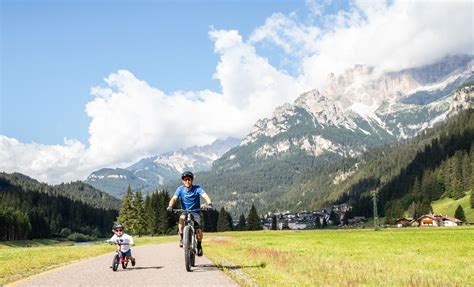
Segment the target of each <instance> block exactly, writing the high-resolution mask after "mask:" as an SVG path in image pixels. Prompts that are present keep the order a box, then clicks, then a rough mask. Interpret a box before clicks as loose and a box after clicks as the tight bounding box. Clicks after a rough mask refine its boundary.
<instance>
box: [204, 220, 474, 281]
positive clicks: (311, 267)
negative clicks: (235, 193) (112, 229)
mask: <svg viewBox="0 0 474 287" xmlns="http://www.w3.org/2000/svg"><path fill="white" fill-rule="evenodd" d="M204 250H205V254H206V256H208V257H210V258H211V259H212V260H213V261H214V263H216V264H217V265H218V266H221V268H222V269H223V270H225V271H226V272H227V273H229V274H230V275H231V276H232V277H234V278H235V279H236V280H237V281H238V282H239V283H241V284H242V286H255V285H257V286H288V285H291V286H472V284H473V282H474V265H473V264H472V258H474V227H472V226H471V227H452V228H447V227H439V228H403V229H384V230H381V231H377V232H375V231H373V230H368V229H353V230H349V229H346V230H311V231H258V232H226V233H220V234H219V236H218V237H214V239H213V238H211V239H208V240H207V241H206V242H205V246H204ZM447 270H449V271H447Z"/></svg>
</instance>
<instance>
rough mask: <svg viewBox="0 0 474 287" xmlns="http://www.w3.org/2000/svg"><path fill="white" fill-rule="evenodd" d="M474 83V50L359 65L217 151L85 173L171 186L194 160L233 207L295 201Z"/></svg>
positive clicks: (107, 186) (462, 98)
mask: <svg viewBox="0 0 474 287" xmlns="http://www.w3.org/2000/svg"><path fill="white" fill-rule="evenodd" d="M473 86H474V56H472V55H455V56H448V57H446V58H444V59H442V60H441V61H439V62H437V63H434V64H430V65H425V66H422V67H417V68H413V69H406V70H402V71H396V72H386V73H381V72H379V71H378V70H377V69H375V68H373V67H369V66H363V65H356V66H354V67H352V68H350V69H347V70H346V71H345V72H344V73H342V74H339V75H334V74H330V75H329V76H328V78H327V79H326V82H325V84H324V88H323V89H321V90H316V89H314V90H311V91H308V92H305V93H303V94H301V95H299V96H298V97H297V99H296V100H295V101H294V102H293V103H286V104H284V105H282V106H280V107H278V108H277V109H276V110H275V111H274V113H273V115H272V116H271V117H269V118H264V119H260V120H258V121H257V122H256V123H255V125H254V127H253V129H252V130H251V131H250V132H249V133H248V135H247V136H246V137H245V138H244V139H243V140H242V141H239V140H236V139H231V140H229V143H227V144H224V143H222V142H220V141H216V142H215V143H213V144H212V145H211V146H214V147H215V146H216V145H217V146H220V149H219V152H214V151H212V152H211V150H213V148H211V147H209V148H207V147H206V148H204V147H201V148H199V147H194V148H191V149H186V150H180V151H177V152H171V153H167V154H164V155H160V156H154V157H150V158H146V159H142V160H141V161H139V162H137V163H136V164H134V165H132V166H130V167H128V168H126V169H102V170H99V171H96V172H94V173H92V174H91V175H90V176H89V177H88V179H87V182H88V183H90V184H91V185H93V186H95V187H96V188H99V189H101V190H104V191H107V192H109V193H112V194H115V195H117V196H121V195H122V194H123V193H124V192H125V190H126V187H127V185H128V184H129V183H130V184H131V186H132V188H133V189H142V190H152V189H155V188H157V187H168V189H169V190H172V189H173V188H175V187H176V186H173V184H176V182H173V180H176V178H179V177H178V176H179V173H180V171H182V170H184V169H191V170H193V171H197V172H198V176H197V179H198V181H197V183H198V184H202V186H203V187H205V189H206V190H208V191H209V193H210V195H212V197H213V199H214V201H215V202H216V203H217V204H218V205H220V206H225V207H226V208H227V209H228V210H230V211H232V213H233V214H234V215H235V214H239V213H241V212H244V213H245V212H246V211H247V210H248V208H249V206H248V205H249V204H251V203H254V204H255V205H256V206H257V207H258V208H259V209H260V210H262V211H270V210H276V209H280V208H287V207H288V206H291V205H287V204H282V203H281V202H280V201H278V200H277V199H279V198H292V199H295V198H297V196H296V195H295V196H292V195H291V194H289V193H292V192H294V191H295V190H298V188H297V185H299V184H301V179H302V178H305V177H307V176H308V174H309V173H311V172H314V170H321V172H327V169H331V168H333V165H332V163H334V162H337V161H340V160H341V159H345V161H346V163H345V164H344V166H346V167H347V169H345V170H342V171H340V170H339V171H337V172H335V173H334V178H333V179H332V181H335V182H339V181H344V180H345V179H347V178H349V177H350V176H351V174H352V173H353V172H354V170H355V169H357V164H358V162H359V160H358V157H361V156H364V154H365V153H367V151H370V150H371V149H372V148H374V147H377V146H381V145H389V144H394V143H399V142H404V141H406V140H407V139H410V138H412V137H414V136H416V135H418V134H420V133H422V132H423V131H425V130H426V129H427V128H429V127H432V126H434V125H435V124H437V123H440V122H443V121H445V120H446V119H448V118H450V117H453V116H454V115H456V114H457V113H458V112H459V111H461V110H463V109H466V108H469V107H472V104H473V93H474V88H473ZM204 149H205V150H206V151H205V152H204V151H203V150H204ZM209 154H211V156H209ZM325 169H326V170H325ZM327 184H328V185H329V184H330V183H329V182H328V183H327ZM317 205H318V204H316V203H315V204H312V206H317Z"/></svg>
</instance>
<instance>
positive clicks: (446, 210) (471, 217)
mask: <svg viewBox="0 0 474 287" xmlns="http://www.w3.org/2000/svg"><path fill="white" fill-rule="evenodd" d="M470 199H471V192H468V193H466V196H464V197H463V198H460V199H457V200H454V199H451V198H443V199H440V200H437V201H433V203H432V204H431V206H432V207H433V212H434V213H436V214H442V215H450V216H453V217H454V213H455V212H456V208H458V205H461V206H462V209H463V210H464V214H465V215H466V220H467V221H468V222H474V209H472V208H471V205H470Z"/></svg>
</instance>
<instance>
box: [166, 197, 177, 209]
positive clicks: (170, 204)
mask: <svg viewBox="0 0 474 287" xmlns="http://www.w3.org/2000/svg"><path fill="white" fill-rule="evenodd" d="M176 200H178V197H177V196H176V195H173V197H172V198H171V199H170V202H169V203H168V208H173V206H174V204H175V203H176Z"/></svg>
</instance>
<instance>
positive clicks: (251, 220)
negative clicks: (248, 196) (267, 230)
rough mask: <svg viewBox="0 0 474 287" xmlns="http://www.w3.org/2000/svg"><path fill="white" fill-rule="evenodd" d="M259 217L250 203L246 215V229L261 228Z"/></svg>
mask: <svg viewBox="0 0 474 287" xmlns="http://www.w3.org/2000/svg"><path fill="white" fill-rule="evenodd" d="M261 229H262V225H261V223H260V217H259V216H258V213H257V209H256V208H255V205H253V204H252V207H251V208H250V211H249V215H248V216H247V230H261Z"/></svg>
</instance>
